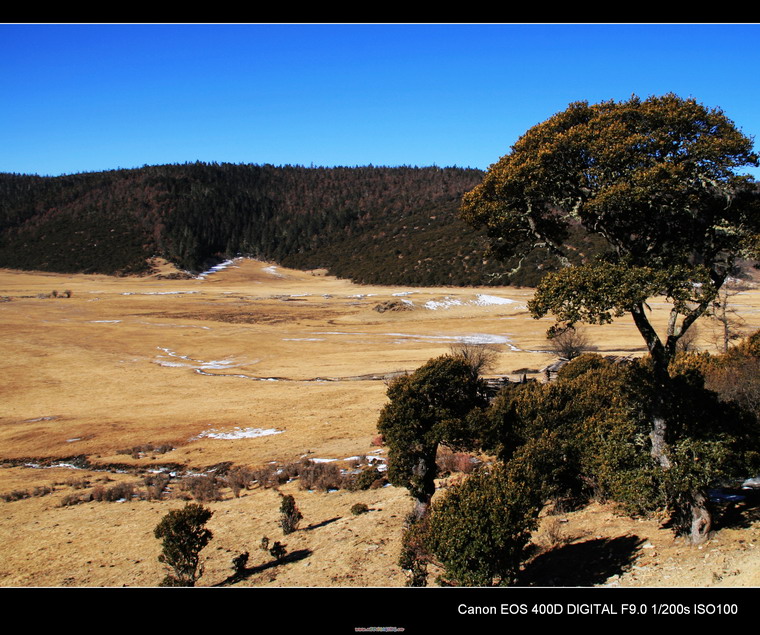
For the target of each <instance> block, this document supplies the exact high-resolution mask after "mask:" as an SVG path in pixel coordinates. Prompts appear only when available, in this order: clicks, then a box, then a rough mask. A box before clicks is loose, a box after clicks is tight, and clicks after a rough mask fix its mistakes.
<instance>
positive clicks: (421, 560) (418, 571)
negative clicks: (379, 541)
mask: <svg viewBox="0 0 760 635" xmlns="http://www.w3.org/2000/svg"><path fill="white" fill-rule="evenodd" d="M429 521H430V514H429V513H426V514H424V515H423V516H420V517H417V516H415V514H414V513H412V514H410V515H409V517H408V518H407V520H406V523H405V525H404V534H403V536H402V538H401V553H400V554H399V560H398V565H399V566H400V567H401V568H402V569H403V570H404V571H405V572H406V574H407V582H406V586H409V587H424V586H426V585H427V579H428V564H430V561H431V555H430V552H429V550H428V546H427V544H426V542H427V540H428V534H429V531H430V522H429Z"/></svg>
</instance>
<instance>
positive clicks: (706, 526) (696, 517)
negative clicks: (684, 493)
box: [689, 491, 712, 545]
mask: <svg viewBox="0 0 760 635" xmlns="http://www.w3.org/2000/svg"><path fill="white" fill-rule="evenodd" d="M690 498H691V500H690V501H689V508H690V511H691V527H690V531H689V539H690V541H691V544H693V545H699V544H702V543H703V542H704V541H705V540H707V538H708V537H709V536H710V530H711V529H712V514H711V512H710V509H709V506H708V499H707V495H706V494H705V493H704V492H703V491H696V492H692V494H691V497H690Z"/></svg>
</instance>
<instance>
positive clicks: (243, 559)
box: [232, 551, 249, 575]
mask: <svg viewBox="0 0 760 635" xmlns="http://www.w3.org/2000/svg"><path fill="white" fill-rule="evenodd" d="M248 557H249V554H248V552H247V551H244V552H243V553H241V554H239V555H237V556H235V557H234V558H233V559H232V568H233V569H234V570H235V575H240V574H242V573H243V572H244V571H245V566H246V565H247V564H248Z"/></svg>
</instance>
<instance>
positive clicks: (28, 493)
mask: <svg viewBox="0 0 760 635" xmlns="http://www.w3.org/2000/svg"><path fill="white" fill-rule="evenodd" d="M53 491H54V489H53V488H52V487H50V486H48V485H38V486H36V487H35V488H34V489H31V490H21V489H17V490H13V491H12V492H8V493H7V494H0V499H2V500H4V501H5V502H6V503H11V502H13V501H18V500H23V499H24V498H34V497H37V496H47V495H48V494H51V493H52V492H53Z"/></svg>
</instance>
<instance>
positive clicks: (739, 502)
mask: <svg viewBox="0 0 760 635" xmlns="http://www.w3.org/2000/svg"><path fill="white" fill-rule="evenodd" d="M716 498H717V499H716ZM711 504H712V506H713V509H714V521H713V529H714V530H716V531H717V530H719V529H746V528H747V527H749V526H750V525H752V524H753V523H755V522H757V521H758V520H760V489H723V490H720V496H719V497H714V498H711Z"/></svg>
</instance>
